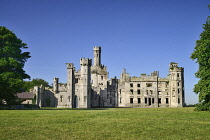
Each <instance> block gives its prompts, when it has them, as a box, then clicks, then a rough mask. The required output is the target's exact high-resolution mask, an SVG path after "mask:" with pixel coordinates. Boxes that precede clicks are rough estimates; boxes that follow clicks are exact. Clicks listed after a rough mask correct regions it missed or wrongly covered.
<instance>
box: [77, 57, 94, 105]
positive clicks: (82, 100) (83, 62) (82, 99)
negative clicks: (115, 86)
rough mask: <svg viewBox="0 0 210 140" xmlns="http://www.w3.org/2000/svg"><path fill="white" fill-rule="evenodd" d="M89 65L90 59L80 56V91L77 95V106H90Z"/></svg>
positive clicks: (90, 63)
mask: <svg viewBox="0 0 210 140" xmlns="http://www.w3.org/2000/svg"><path fill="white" fill-rule="evenodd" d="M91 65H92V59H89V58H81V59H80V66H81V73H80V74H81V83H80V89H81V92H80V94H79V95H78V96H79V98H78V99H79V100H78V107H79V108H90V107H91V85H90V80H91V69H90V68H91Z"/></svg>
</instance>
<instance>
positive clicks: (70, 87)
mask: <svg viewBox="0 0 210 140" xmlns="http://www.w3.org/2000/svg"><path fill="white" fill-rule="evenodd" d="M66 67H67V94H68V96H69V101H68V103H67V104H68V106H69V108H72V107H73V104H74V102H73V101H74V100H73V98H74V95H75V78H74V69H75V68H74V64H73V63H66Z"/></svg>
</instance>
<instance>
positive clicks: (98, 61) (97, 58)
mask: <svg viewBox="0 0 210 140" xmlns="http://www.w3.org/2000/svg"><path fill="white" fill-rule="evenodd" d="M93 52H94V66H100V65H101V47H94V48H93Z"/></svg>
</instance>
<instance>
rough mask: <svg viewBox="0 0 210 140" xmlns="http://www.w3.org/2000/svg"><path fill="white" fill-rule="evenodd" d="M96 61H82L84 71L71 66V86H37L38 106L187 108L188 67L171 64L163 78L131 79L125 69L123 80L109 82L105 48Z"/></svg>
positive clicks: (156, 75)
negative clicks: (48, 87) (185, 73)
mask: <svg viewBox="0 0 210 140" xmlns="http://www.w3.org/2000/svg"><path fill="white" fill-rule="evenodd" d="M93 52H94V53H93V54H94V65H92V59H89V58H82V59H80V69H79V70H78V71H76V69H75V67H74V64H73V63H67V64H66V66H67V73H68V74H67V83H66V84H61V83H59V78H54V80H53V89H45V88H44V87H35V88H34V92H35V94H36V96H37V101H36V102H37V105H39V106H40V107H45V106H51V107H68V108H91V107H183V106H184V104H185V97H184V68H182V67H178V63H174V62H171V63H170V64H169V75H168V76H167V77H165V78H160V77H159V72H158V71H154V72H153V73H151V75H146V74H141V75H140V77H131V76H130V74H129V73H127V72H126V70H125V69H124V70H123V72H122V74H121V76H120V79H117V78H116V77H115V78H111V79H108V72H107V67H105V66H104V65H102V64H101V47H94V48H93Z"/></svg>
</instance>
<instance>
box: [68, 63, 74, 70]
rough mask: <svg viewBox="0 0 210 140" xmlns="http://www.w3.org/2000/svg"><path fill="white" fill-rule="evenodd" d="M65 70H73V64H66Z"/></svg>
mask: <svg viewBox="0 0 210 140" xmlns="http://www.w3.org/2000/svg"><path fill="white" fill-rule="evenodd" d="M66 66H67V69H73V68H74V64H73V63H66Z"/></svg>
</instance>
